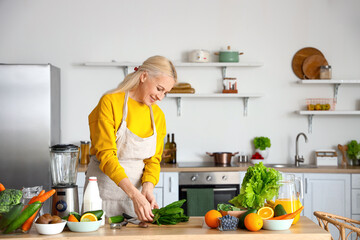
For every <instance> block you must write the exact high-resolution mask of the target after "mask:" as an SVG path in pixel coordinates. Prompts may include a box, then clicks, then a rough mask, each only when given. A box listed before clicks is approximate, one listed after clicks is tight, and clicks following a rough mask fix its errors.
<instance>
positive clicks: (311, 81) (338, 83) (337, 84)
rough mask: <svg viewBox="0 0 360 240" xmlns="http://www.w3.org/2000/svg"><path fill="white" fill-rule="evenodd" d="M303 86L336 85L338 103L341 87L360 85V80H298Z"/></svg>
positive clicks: (335, 95) (335, 94)
mask: <svg viewBox="0 0 360 240" xmlns="http://www.w3.org/2000/svg"><path fill="white" fill-rule="evenodd" d="M298 82H299V83H301V84H333V85H334V98H335V101H337V96H338V92H339V86H340V85H341V84H360V80H336V79H331V80H324V79H308V80H298Z"/></svg>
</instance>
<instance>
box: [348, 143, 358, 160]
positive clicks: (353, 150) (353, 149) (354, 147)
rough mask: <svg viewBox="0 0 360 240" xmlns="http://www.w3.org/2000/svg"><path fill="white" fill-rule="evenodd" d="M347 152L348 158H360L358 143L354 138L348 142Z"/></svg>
mask: <svg viewBox="0 0 360 240" xmlns="http://www.w3.org/2000/svg"><path fill="white" fill-rule="evenodd" d="M347 154H348V155H349V158H350V159H360V143H358V142H357V141H356V140H352V141H351V142H350V143H349V144H348V150H347Z"/></svg>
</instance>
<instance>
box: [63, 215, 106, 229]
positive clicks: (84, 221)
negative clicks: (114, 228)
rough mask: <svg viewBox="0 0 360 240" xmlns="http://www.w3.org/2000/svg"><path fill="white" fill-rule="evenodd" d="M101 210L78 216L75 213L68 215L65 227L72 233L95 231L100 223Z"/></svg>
mask: <svg viewBox="0 0 360 240" xmlns="http://www.w3.org/2000/svg"><path fill="white" fill-rule="evenodd" d="M103 213H104V212H103V211H102V210H97V211H89V212H85V213H83V214H82V215H79V214H78V213H76V212H72V213H70V215H69V216H68V217H67V226H68V227H69V229H70V231H72V232H93V231H97V230H98V229H99V227H100V226H101V222H102V219H101V217H102V215H103Z"/></svg>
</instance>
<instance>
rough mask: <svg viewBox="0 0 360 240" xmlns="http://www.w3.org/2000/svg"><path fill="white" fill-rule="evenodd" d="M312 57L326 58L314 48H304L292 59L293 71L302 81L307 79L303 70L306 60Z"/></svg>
mask: <svg viewBox="0 0 360 240" xmlns="http://www.w3.org/2000/svg"><path fill="white" fill-rule="evenodd" d="M312 55H321V56H324V55H323V54H322V53H321V51H320V50H318V49H316V48H313V47H306V48H302V49H300V50H299V51H297V52H296V53H295V55H294V57H293V59H292V63H291V65H292V69H293V71H294V73H295V75H296V76H297V77H298V78H300V79H305V77H304V72H303V69H302V66H303V63H304V61H305V59H306V58H307V57H309V56H312Z"/></svg>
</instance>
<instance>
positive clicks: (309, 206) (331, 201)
mask: <svg viewBox="0 0 360 240" xmlns="http://www.w3.org/2000/svg"><path fill="white" fill-rule="evenodd" d="M304 178H305V196H304V214H305V216H306V217H308V218H310V219H311V220H312V221H314V222H315V223H318V222H317V219H316V217H315V216H314V214H313V212H314V211H322V212H328V213H332V214H336V215H339V216H344V217H347V218H350V217H351V212H350V206H351V204H350V203H351V199H350V194H351V193H350V174H316V173H313V174H312V173H305V174H304ZM329 229H330V233H331V235H332V237H333V238H334V239H338V236H339V231H338V230H337V229H336V228H335V227H334V226H333V225H331V224H330V225H329Z"/></svg>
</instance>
